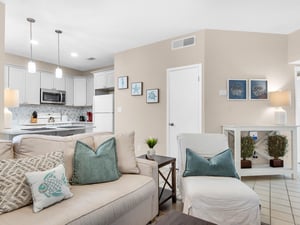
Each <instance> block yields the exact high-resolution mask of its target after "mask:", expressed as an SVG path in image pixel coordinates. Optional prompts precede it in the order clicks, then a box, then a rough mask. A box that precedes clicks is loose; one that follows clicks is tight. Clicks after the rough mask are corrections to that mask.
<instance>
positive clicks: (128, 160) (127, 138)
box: [94, 132, 140, 173]
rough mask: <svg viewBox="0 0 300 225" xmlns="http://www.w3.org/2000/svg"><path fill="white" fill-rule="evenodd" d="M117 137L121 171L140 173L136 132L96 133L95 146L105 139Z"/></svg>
mask: <svg viewBox="0 0 300 225" xmlns="http://www.w3.org/2000/svg"><path fill="white" fill-rule="evenodd" d="M111 137H115V139H116V148H117V156H118V167H119V170H120V172H121V173H139V172H140V171H139V169H138V167H137V161H136V156H135V151H134V132H131V133H122V134H116V135H113V134H106V135H103V134H100V133H98V134H95V135H94V143H95V146H99V145H100V144H101V143H102V142H103V141H105V140H107V139H109V138H111Z"/></svg>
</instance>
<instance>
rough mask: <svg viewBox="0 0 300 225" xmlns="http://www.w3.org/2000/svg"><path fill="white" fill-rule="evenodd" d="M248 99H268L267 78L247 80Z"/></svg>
mask: <svg viewBox="0 0 300 225" xmlns="http://www.w3.org/2000/svg"><path fill="white" fill-rule="evenodd" d="M249 99H250V100H267V99H268V80H266V79H252V80H249Z"/></svg>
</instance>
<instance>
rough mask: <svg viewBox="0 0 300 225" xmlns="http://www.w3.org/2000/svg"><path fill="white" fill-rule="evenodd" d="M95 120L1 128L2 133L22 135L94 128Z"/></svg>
mask: <svg viewBox="0 0 300 225" xmlns="http://www.w3.org/2000/svg"><path fill="white" fill-rule="evenodd" d="M93 127H94V124H93V122H81V121H68V122H53V123H28V124H22V125H20V126H15V127H13V128H11V129H3V130H0V134H4V135H20V134H41V133H49V132H60V131H61V132H63V131H70V130H81V129H89V128H93Z"/></svg>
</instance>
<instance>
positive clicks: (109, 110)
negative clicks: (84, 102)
mask: <svg viewBox="0 0 300 225" xmlns="http://www.w3.org/2000/svg"><path fill="white" fill-rule="evenodd" d="M93 123H94V126H95V127H94V129H93V131H95V132H114V95H113V94H106V95H95V96H94V98H93Z"/></svg>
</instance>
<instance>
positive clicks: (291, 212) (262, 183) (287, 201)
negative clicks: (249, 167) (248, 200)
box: [242, 170, 300, 225]
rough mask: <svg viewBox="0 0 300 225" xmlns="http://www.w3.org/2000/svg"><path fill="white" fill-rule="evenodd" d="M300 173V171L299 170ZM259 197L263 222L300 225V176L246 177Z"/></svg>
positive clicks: (244, 180)
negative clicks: (293, 177)
mask: <svg viewBox="0 0 300 225" xmlns="http://www.w3.org/2000/svg"><path fill="white" fill-rule="evenodd" d="M298 171H299V170H298ZM242 181H243V182H245V183H246V184H247V185H248V186H249V187H251V188H253V190H254V191H255V192H256V193H257V194H258V195H259V198H260V202H261V207H262V208H261V220H262V222H264V223H267V224H270V225H300V176H299V174H298V177H297V179H291V178H290V177H287V176H283V175H281V176H261V177H244V178H243V179H242Z"/></svg>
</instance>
